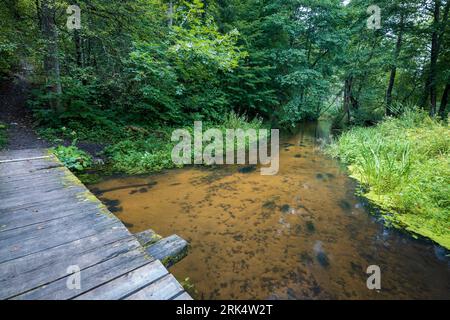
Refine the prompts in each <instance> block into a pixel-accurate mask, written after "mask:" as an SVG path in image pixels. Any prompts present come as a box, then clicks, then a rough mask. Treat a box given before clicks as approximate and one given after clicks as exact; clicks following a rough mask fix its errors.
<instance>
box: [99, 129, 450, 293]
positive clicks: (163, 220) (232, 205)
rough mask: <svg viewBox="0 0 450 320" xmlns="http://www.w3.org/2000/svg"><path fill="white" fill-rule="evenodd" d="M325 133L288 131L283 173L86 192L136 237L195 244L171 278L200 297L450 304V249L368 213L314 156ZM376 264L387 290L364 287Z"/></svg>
mask: <svg viewBox="0 0 450 320" xmlns="http://www.w3.org/2000/svg"><path fill="white" fill-rule="evenodd" d="M329 132H330V125H329V124H327V123H305V124H302V125H300V126H299V128H297V129H296V130H295V132H294V133H292V134H283V135H282V138H281V141H280V143H281V145H280V171H279V173H278V175H276V176H261V175H260V172H259V169H257V170H255V168H254V167H251V166H249V167H237V166H215V167H214V168H194V167H190V168H185V169H177V170H172V171H169V172H166V173H164V174H159V175H151V176H139V177H118V178H117V177H115V178H111V179H107V180H105V181H103V182H101V183H99V184H96V185H92V186H91V189H92V190H95V191H96V192H97V194H100V195H101V198H102V199H104V200H106V203H107V204H108V203H109V204H110V205H111V207H112V208H113V209H114V211H115V214H116V215H117V216H118V217H119V218H120V219H122V221H124V222H126V224H127V226H128V227H129V228H130V230H131V231H133V232H139V231H142V230H146V229H149V228H151V229H153V230H155V231H156V232H158V233H160V234H161V235H163V236H169V235H171V234H174V233H176V234H178V235H180V236H181V237H183V238H185V239H186V240H188V241H189V242H190V243H191V245H192V249H191V251H190V253H189V255H188V257H187V258H185V259H184V260H183V261H181V262H180V263H178V264H177V265H175V266H174V267H172V269H171V271H172V272H173V273H174V275H175V276H176V277H177V278H179V279H180V280H183V279H185V278H186V277H189V278H190V282H191V283H192V284H193V285H194V286H195V288H196V290H197V291H198V298H205V299H230V298H231V299H267V298H269V299H319V298H325V299H326V298H335V299H394V298H395V299H407V298H425V299H427V298H441V299H447V298H449V292H450V271H449V265H450V262H449V259H448V257H446V254H447V253H448V252H446V251H445V250H443V249H442V248H440V247H437V246H434V245H433V244H431V243H429V242H425V241H422V240H415V239H413V238H412V237H410V236H408V235H405V234H403V233H401V232H398V231H396V230H392V229H388V228H386V227H384V226H383V224H382V223H381V222H380V221H379V219H378V218H377V217H375V216H372V215H370V214H369V212H368V209H367V208H368V206H367V203H365V202H364V201H362V200H361V199H359V198H358V197H356V196H354V191H355V187H356V185H355V183H354V181H352V180H351V179H349V178H348V176H347V174H346V171H345V168H343V166H342V165H341V164H339V163H338V162H336V161H335V160H332V159H330V158H328V157H326V156H324V155H323V153H322V152H321V151H320V150H319V149H318V148H319V147H320V146H321V145H322V144H324V143H327V142H328V141H329V139H330V134H329ZM143 188H144V189H145V190H143ZM119 204H120V206H119ZM369 265H378V266H380V268H381V272H382V274H381V281H382V289H381V290H380V291H372V290H368V289H367V286H366V280H367V277H368V275H367V274H366V269H367V267H368V266H369Z"/></svg>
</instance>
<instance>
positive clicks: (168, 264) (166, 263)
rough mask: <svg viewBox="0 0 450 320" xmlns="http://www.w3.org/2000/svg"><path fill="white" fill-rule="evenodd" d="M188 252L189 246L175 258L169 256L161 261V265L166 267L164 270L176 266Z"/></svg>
mask: <svg viewBox="0 0 450 320" xmlns="http://www.w3.org/2000/svg"><path fill="white" fill-rule="evenodd" d="M188 252H189V246H186V248H184V249H183V250H181V251H180V252H179V253H178V254H177V255H175V256H169V257H166V258H164V259H162V260H161V263H162V264H163V265H164V266H166V268H169V267H171V266H173V265H174V264H176V263H177V262H180V261H181V260H183V259H184V258H185V257H186V256H187V255H188Z"/></svg>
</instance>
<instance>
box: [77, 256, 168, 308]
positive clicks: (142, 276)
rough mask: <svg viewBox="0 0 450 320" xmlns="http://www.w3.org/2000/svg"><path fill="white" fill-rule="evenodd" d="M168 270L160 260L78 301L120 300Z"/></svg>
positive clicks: (85, 295)
mask: <svg viewBox="0 0 450 320" xmlns="http://www.w3.org/2000/svg"><path fill="white" fill-rule="evenodd" d="M167 274H168V271H167V269H166V268H165V267H164V266H163V265H162V263H161V262H160V261H158V260H156V261H153V262H151V263H149V264H147V265H145V266H143V267H140V268H138V269H136V270H133V271H131V272H129V273H127V274H126V275H123V276H121V277H119V278H116V279H114V280H112V281H110V282H107V283H106V284H104V285H102V286H100V287H97V288H95V289H93V290H91V291H89V292H87V293H84V294H82V295H80V296H78V297H76V298H75V299H76V300H120V299H122V298H125V297H126V296H129V295H130V294H133V293H134V292H136V291H138V290H140V289H142V288H144V287H146V286H147V285H149V284H151V283H153V282H155V281H156V280H158V279H159V278H162V277H163V276H165V275H167Z"/></svg>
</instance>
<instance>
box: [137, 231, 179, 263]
mask: <svg viewBox="0 0 450 320" xmlns="http://www.w3.org/2000/svg"><path fill="white" fill-rule="evenodd" d="M187 249H188V243H187V241H186V240H184V239H183V238H181V237H179V236H177V235H176V234H174V235H171V236H170V237H167V238H164V239H162V240H160V241H158V242H156V243H155V244H153V245H151V246H149V247H148V248H146V251H147V253H148V254H149V255H150V256H152V257H154V258H155V259H158V260H161V261H163V262H164V264H166V266H171V265H173V264H175V263H176V262H178V261H180V260H181V259H182V258H184V257H185V256H186V253H187Z"/></svg>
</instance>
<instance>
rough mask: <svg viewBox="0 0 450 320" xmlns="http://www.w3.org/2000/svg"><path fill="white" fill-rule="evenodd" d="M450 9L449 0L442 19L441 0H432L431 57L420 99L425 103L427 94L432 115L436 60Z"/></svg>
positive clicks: (434, 111)
mask: <svg viewBox="0 0 450 320" xmlns="http://www.w3.org/2000/svg"><path fill="white" fill-rule="evenodd" d="M449 9H450V1H447V4H446V6H445V8H444V14H443V17H442V21H441V20H440V16H441V0H435V1H434V13H433V17H434V21H433V33H432V36H431V57H430V72H429V75H428V78H427V82H426V84H425V94H424V99H422V102H423V105H424V106H425V105H426V100H427V98H428V96H429V97H430V103H431V106H430V115H432V116H434V115H435V114H436V111H437V110H436V101H437V90H436V88H437V62H438V58H439V53H440V46H441V42H442V38H443V36H444V34H445V28H446V27H447V24H448V21H447V20H448V14H449Z"/></svg>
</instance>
